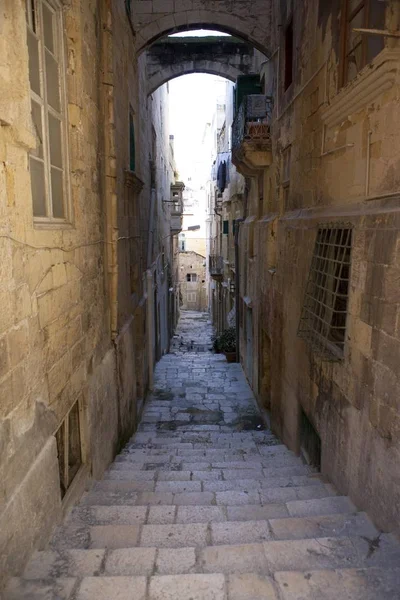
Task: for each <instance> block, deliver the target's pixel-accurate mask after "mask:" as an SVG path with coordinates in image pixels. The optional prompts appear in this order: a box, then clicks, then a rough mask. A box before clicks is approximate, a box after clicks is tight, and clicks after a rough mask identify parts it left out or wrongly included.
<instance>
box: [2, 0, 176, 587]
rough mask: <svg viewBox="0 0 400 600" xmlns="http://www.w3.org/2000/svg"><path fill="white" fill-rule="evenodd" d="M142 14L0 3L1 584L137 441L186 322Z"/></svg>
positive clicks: (9, 0)
mask: <svg viewBox="0 0 400 600" xmlns="http://www.w3.org/2000/svg"><path fill="white" fill-rule="evenodd" d="M131 17H132V15H131V14H130V9H129V3H128V2H123V1H121V2H114V1H113V2H111V1H110V0H96V1H95V0H90V1H86V0H85V1H83V0H74V1H73V2H61V1H59V0H28V1H27V2H25V1H23V0H17V1H16V0H2V2H0V49H1V57H0V65H1V67H0V89H1V98H0V258H1V259H0V263H1V266H0V301H1V306H2V308H1V311H0V312H1V315H0V479H1V483H0V498H1V506H0V573H1V575H0V579H2V578H3V577H4V576H7V575H9V574H13V573H16V572H18V571H19V570H20V568H21V567H22V566H23V564H24V562H25V560H26V558H27V557H28V556H29V555H30V554H31V552H32V551H33V550H34V549H35V548H37V547H40V546H41V545H42V544H43V543H44V542H45V541H46V540H47V538H48V536H49V534H50V532H51V530H52V529H53V527H54V526H55V524H56V523H57V522H58V521H59V520H60V519H61V517H62V515H63V514H65V512H66V511H67V510H68V508H69V507H70V506H71V505H72V504H73V503H74V502H75V501H76V499H77V498H79V496H80V494H81V493H82V491H83V490H84V488H85V486H86V485H87V484H88V481H89V479H90V478H94V479H96V478H98V477H99V476H101V475H102V473H103V471H104V469H105V468H106V467H107V466H108V464H109V463H110V461H111V460H112V459H113V457H114V455H115V453H116V451H117V450H118V449H119V448H120V447H121V445H122V444H123V443H124V441H125V440H127V439H128V437H129V436H130V435H131V434H132V432H133V431H134V430H135V427H136V424H137V421H138V418H139V417H140V412H141V408H142V405H143V401H144V398H145V395H146V392H147V390H148V388H149V386H151V383H152V373H153V366H154V362H155V360H156V359H157V358H158V357H159V356H161V355H162V354H163V353H164V352H166V351H167V350H168V346H169V339H170V336H171V334H172V329H173V326H174V322H176V315H175V316H174V314H173V308H172V306H173V304H174V302H175V304H176V303H177V300H176V299H175V300H174V295H175V297H177V290H178V287H177V285H174V282H173V280H172V277H173V274H174V272H176V264H175V267H174V265H173V255H174V254H175V256H176V250H177V241H176V235H177V233H178V231H176V232H172V231H171V228H170V227H171V225H170V216H171V206H170V204H168V203H167V202H164V200H168V199H169V196H170V185H171V183H173V182H174V171H175V167H174V164H173V157H172V154H171V149H170V144H169V137H168V122H167V115H168V89H167V86H164V87H163V88H160V89H158V90H157V91H156V92H154V94H152V95H151V96H149V97H148V96H147V88H146V60H145V56H144V55H142V56H141V57H139V58H138V59H137V60H136V59H133V58H132V57H134V56H135V36H134V31H133V26H132V21H131ZM174 240H175V241H174ZM174 269H175V271H174ZM175 312H176V311H175Z"/></svg>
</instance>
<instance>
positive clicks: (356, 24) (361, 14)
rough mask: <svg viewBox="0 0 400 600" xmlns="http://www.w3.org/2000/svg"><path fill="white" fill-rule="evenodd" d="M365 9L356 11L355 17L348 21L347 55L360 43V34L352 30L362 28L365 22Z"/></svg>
mask: <svg viewBox="0 0 400 600" xmlns="http://www.w3.org/2000/svg"><path fill="white" fill-rule="evenodd" d="M364 19H365V9H364V8H362V9H361V10H359V11H358V13H357V14H356V15H354V17H353V18H352V19H351V21H349V23H348V26H347V53H349V52H350V51H351V50H352V48H354V47H355V46H357V45H358V44H360V43H361V39H362V38H361V33H359V32H358V31H353V29H354V28H357V29H359V28H361V27H364V26H365V25H364V22H365V20H364Z"/></svg>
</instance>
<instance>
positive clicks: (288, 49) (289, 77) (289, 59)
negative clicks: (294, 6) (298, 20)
mask: <svg viewBox="0 0 400 600" xmlns="http://www.w3.org/2000/svg"><path fill="white" fill-rule="evenodd" d="M292 81H293V19H291V20H290V22H289V23H288V25H287V27H286V30H285V76H284V90H285V91H286V90H287V89H288V87H289V86H290V84H291V83H292Z"/></svg>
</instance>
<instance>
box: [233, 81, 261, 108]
mask: <svg viewBox="0 0 400 600" xmlns="http://www.w3.org/2000/svg"><path fill="white" fill-rule="evenodd" d="M252 94H262V85H261V80H260V76H259V75H239V77H238V78H237V81H236V102H235V107H236V110H239V108H240V105H241V103H242V100H243V98H244V97H245V96H250V95H252Z"/></svg>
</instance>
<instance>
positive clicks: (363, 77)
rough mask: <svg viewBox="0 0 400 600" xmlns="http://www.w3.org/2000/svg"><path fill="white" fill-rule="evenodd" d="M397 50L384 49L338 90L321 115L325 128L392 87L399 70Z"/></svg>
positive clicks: (399, 59) (399, 56)
mask: <svg viewBox="0 0 400 600" xmlns="http://www.w3.org/2000/svg"><path fill="white" fill-rule="evenodd" d="M399 61H400V51H399V50H393V49H390V50H389V49H385V50H382V52H380V54H378V56H376V57H375V59H374V60H373V61H372V62H371V63H370V64H368V65H367V66H366V67H364V68H363V69H362V70H361V71H360V72H359V73H358V75H357V77H356V78H355V79H353V80H352V81H350V82H349V83H348V84H347V85H346V86H345V87H343V88H341V89H340V90H339V91H338V93H337V94H336V96H334V97H333V99H332V100H331V101H330V103H329V105H328V106H327V108H325V109H324V110H323V111H322V112H321V118H322V121H323V122H324V123H325V125H327V126H332V125H335V124H336V123H340V122H341V121H342V120H344V119H346V118H347V117H348V116H349V115H350V114H352V113H356V112H358V111H359V110H361V109H363V108H365V107H366V106H367V105H368V104H369V103H371V102H373V101H374V100H375V98H376V97H377V96H380V95H381V94H382V93H383V92H385V91H387V90H389V89H390V88H391V87H393V85H394V83H395V81H396V76H397V72H398V69H399Z"/></svg>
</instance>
